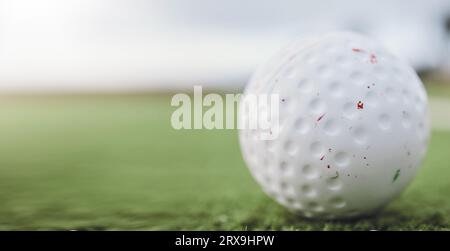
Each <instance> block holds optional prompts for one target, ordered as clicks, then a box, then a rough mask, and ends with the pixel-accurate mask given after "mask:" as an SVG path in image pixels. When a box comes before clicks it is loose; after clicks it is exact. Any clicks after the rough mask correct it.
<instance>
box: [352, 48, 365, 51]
mask: <svg viewBox="0 0 450 251" xmlns="http://www.w3.org/2000/svg"><path fill="white" fill-rule="evenodd" d="M352 51H354V52H362V51H363V50H362V49H360V48H352Z"/></svg>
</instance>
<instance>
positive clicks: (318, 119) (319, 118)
mask: <svg viewBox="0 0 450 251" xmlns="http://www.w3.org/2000/svg"><path fill="white" fill-rule="evenodd" d="M323 116H325V113H324V114H322V115H320V116H319V117H318V118H317V122H319V121H320V120H321V119H322V118H323Z"/></svg>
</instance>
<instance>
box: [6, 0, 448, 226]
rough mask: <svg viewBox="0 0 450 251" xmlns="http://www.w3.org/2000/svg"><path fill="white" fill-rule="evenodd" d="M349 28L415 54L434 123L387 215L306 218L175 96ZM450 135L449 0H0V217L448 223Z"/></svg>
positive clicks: (90, 221) (96, 221) (229, 134)
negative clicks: (179, 110) (182, 113)
mask: <svg viewBox="0 0 450 251" xmlns="http://www.w3.org/2000/svg"><path fill="white" fill-rule="evenodd" d="M336 30H353V31H357V32H360V33H364V34H367V35H370V36H372V37H374V38H376V39H378V40H379V41H381V42H382V43H383V44H384V45H385V46H387V47H388V48H390V49H391V51H392V52H394V53H395V54H397V55H398V56H399V57H402V58H404V59H406V60H407V61H409V62H410V63H411V65H412V66H413V67H414V68H415V69H416V71H417V72H418V73H419V74H420V76H421V77H422V80H423V81H424V83H425V86H426V88H427V91H428V94H429V96H430V111H431V117H432V127H433V135H432V141H431V143H430V150H429V154H428V157H427V159H426V160H425V162H424V168H422V170H421V172H420V173H419V175H418V177H417V179H416V180H415V181H414V182H413V184H412V185H411V186H410V187H409V188H408V190H407V191H406V192H405V193H404V194H403V195H402V197H401V198H400V199H399V200H396V201H395V202H394V203H393V204H392V205H391V206H390V207H389V208H388V209H386V211H385V212H384V213H382V214H381V215H379V216H376V217H373V218H368V219H361V220H360V221H357V222H332V223H327V222H304V221H303V220H302V219H299V218H296V217H294V216H292V215H290V214H288V213H286V212H285V211H284V210H283V209H282V208H281V207H279V206H278V205H276V204H275V203H274V202H272V201H271V200H270V199H268V198H267V197H266V196H265V195H264V194H263V193H262V192H261V191H260V189H259V188H258V186H257V185H256V184H255V183H254V182H253V179H252V178H251V177H250V175H249V173H248V172H247V170H246V167H245V165H244V163H243V161H242V158H241V156H240V150H239V144H238V142H237V132H236V131H233V130H221V131H207V130H196V131H176V130H173V129H172V128H171V126H170V116H171V113H172V112H173V110H174V108H173V107H171V106H170V99H171V96H172V93H175V92H179V91H185V90H189V91H192V87H193V86H194V85H203V86H204V87H206V88H207V89H209V90H213V89H218V90H222V91H224V92H239V91H241V90H242V88H243V87H244V85H245V83H246V81H247V80H248V78H249V77H250V75H251V73H252V72H253V71H254V70H255V67H256V66H257V65H259V64H260V63H262V62H264V60H265V59H267V58H268V57H269V56H270V55H271V54H272V53H274V52H275V51H276V50H278V49H279V48H280V47H282V46H283V45H285V44H286V43H287V42H289V41H290V40H292V39H293V38H297V37H302V36H306V35H309V34H315V33H323V32H327V31H336ZM449 146H450V1H448V0H430V1H422V0H409V1H407V0H397V1H389V0H367V1H357V0H345V1H331V0H329V1H327V0H319V1H304V0H282V1H274V0H247V1H237V0H228V1H208V0H191V1H183V0H147V1H144V0H128V1H125V0H66V1H57V0H38V1H36V0H0V229H64V230H68V229H70V230H74V229H75V230H110V229H145V230H161V229H162V230H167V229H169V230H171V229H190V230H195V229H201V230H206V229H208V230H209V229H225V230H230V229H233V230H241V229H248V230H253V229H289V230H291V229H304V230H310V229H316V230H321V229H350V230H351V229H382V230H383V229H385V230H389V229H429V230H442V229H449V227H450V216H449V215H450V201H449V198H450V197H449V196H448V194H449V193H450V185H449V184H450V183H449V182H448V177H449V175H450V166H449V164H448V163H450V159H449V156H448V149H449V148H448V147H449Z"/></svg>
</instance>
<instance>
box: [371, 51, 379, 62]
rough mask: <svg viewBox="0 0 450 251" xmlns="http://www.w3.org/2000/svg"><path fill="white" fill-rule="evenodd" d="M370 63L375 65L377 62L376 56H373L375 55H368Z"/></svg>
mask: <svg viewBox="0 0 450 251" xmlns="http://www.w3.org/2000/svg"><path fill="white" fill-rule="evenodd" d="M370 62H371V63H372V64H376V63H377V62H378V61H377V56H375V54H373V53H372V54H370Z"/></svg>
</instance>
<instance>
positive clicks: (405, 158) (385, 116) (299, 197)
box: [239, 32, 429, 219]
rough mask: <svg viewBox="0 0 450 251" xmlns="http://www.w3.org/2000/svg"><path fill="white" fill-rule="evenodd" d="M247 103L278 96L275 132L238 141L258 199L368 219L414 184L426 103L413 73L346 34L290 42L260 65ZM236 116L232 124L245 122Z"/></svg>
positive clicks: (247, 134) (317, 214) (423, 145)
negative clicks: (261, 96)
mask: <svg viewBox="0 0 450 251" xmlns="http://www.w3.org/2000/svg"><path fill="white" fill-rule="evenodd" d="M245 94H246V95H248V94H256V95H259V94H278V95H279V104H278V105H279V130H278V135H277V137H276V138H275V139H273V140H261V139H260V138H259V137H258V134H260V133H261V131H260V130H258V129H242V130H240V133H239V138H240V143H241V149H242V153H243V156H244V159H245V162H246V163H247V165H248V167H249V169H250V172H251V173H252V175H253V176H254V178H255V179H256V181H257V182H258V183H259V185H260V186H261V187H262V188H263V190H264V191H265V192H266V193H267V194H268V195H269V196H271V197H272V198H273V199H275V200H276V201H277V202H278V203H280V204H282V205H283V206H285V207H286V208H288V209H290V210H292V211H294V212H297V213H299V214H301V215H303V216H304V217H308V218H327V219H333V218H350V217H357V216H362V215H369V214H372V213H374V212H376V211H377V210H379V209H380V208H382V207H383V206H385V205H386V204H387V203H388V202H390V201H391V200H392V199H393V198H395V197H396V196H397V195H399V194H400V192H401V191H402V190H403V189H404V188H405V187H406V186H407V184H408V183H409V182H410V181H411V180H412V179H413V178H414V176H415V174H416V172H417V170H418V168H419V167H420V165H421V162H422V160H423V158H424V156H425V153H426V149H427V142H428V137H429V119H428V105H427V95H426V92H425V89H424V87H423V84H422V82H421V81H420V79H419V77H418V76H417V74H416V73H415V71H414V70H413V69H412V68H411V67H410V66H409V65H408V64H407V63H405V62H404V61H402V60H400V59H398V58H397V57H395V56H394V55H393V54H391V53H390V52H389V51H388V50H386V49H385V48H384V47H383V46H382V45H380V44H379V43H378V42H376V41H374V40H373V39H371V38H369V37H366V36H363V35H359V34H355V33H350V32H338V33H330V34H325V35H322V36H317V37H314V38H308V39H303V40H301V41H296V42H294V43H291V44H290V45H289V46H287V47H286V48H284V49H282V50H281V51H280V52H279V53H277V54H276V55H275V56H274V57H272V59H271V60H269V61H268V62H267V63H266V64H264V65H262V67H260V68H259V70H258V71H257V72H256V73H255V74H254V76H253V77H252V79H251V80H250V82H249V83H248V85H247V87H246V90H245ZM248 113H249V111H248V110H246V109H240V113H239V119H244V118H248V116H249V115H250V114H248Z"/></svg>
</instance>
